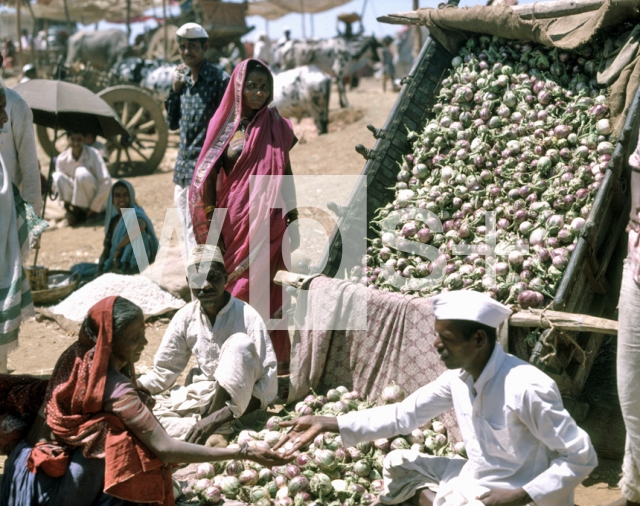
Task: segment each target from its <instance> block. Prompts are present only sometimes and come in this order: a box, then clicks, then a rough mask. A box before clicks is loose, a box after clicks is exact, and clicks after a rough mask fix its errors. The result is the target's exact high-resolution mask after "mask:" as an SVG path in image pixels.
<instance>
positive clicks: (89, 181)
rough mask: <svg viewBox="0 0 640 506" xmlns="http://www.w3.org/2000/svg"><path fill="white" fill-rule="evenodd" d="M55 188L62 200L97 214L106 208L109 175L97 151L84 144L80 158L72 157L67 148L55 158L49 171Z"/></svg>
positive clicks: (109, 187)
mask: <svg viewBox="0 0 640 506" xmlns="http://www.w3.org/2000/svg"><path fill="white" fill-rule="evenodd" d="M53 181H54V185H55V188H56V190H57V191H58V193H59V194H60V198H61V199H62V201H63V202H70V203H71V204H72V205H74V206H78V207H81V208H84V209H87V208H88V209H91V210H92V211H95V212H96V213H100V212H102V211H104V210H105V208H106V207H107V199H108V198H109V191H110V190H111V175H110V174H109V171H108V170H107V166H106V165H105V163H104V160H103V159H102V156H101V155H100V153H98V151H97V150H96V149H94V148H92V147H90V146H86V145H85V146H84V147H83V148H82V153H81V154H80V158H79V159H78V160H76V159H75V158H73V154H72V152H71V148H68V149H66V150H65V151H63V152H62V153H60V155H59V156H58V158H57V160H56V171H55V173H54V174H53Z"/></svg>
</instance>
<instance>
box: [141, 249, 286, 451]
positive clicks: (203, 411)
mask: <svg viewBox="0 0 640 506" xmlns="http://www.w3.org/2000/svg"><path fill="white" fill-rule="evenodd" d="M187 274H188V278H187V280H188V282H189V286H191V288H192V292H193V294H194V295H195V297H196V300H194V301H193V302H191V303H189V304H187V305H186V306H184V307H183V308H182V309H180V311H178V312H177V313H176V315H175V316H174V317H173V319H172V320H171V323H170V324H169V327H168V328H167V331H166V332H165V335H164V337H163V338H162V343H161V344H160V347H159V348H158V351H157V352H156V356H155V358H154V364H153V370H152V371H151V372H149V373H147V374H145V375H143V376H141V377H140V378H139V379H138V384H139V386H142V387H144V388H146V389H147V390H149V392H150V393H151V394H161V393H162V392H165V391H167V390H168V389H169V388H171V387H172V386H173V385H174V383H175V382H176V380H177V379H178V376H180V374H181V373H182V372H183V371H184V369H185V368H186V367H187V363H188V362H189V358H190V357H191V354H193V355H194V356H195V359H196V362H197V363H198V366H197V367H194V368H192V369H191V370H190V371H189V374H188V375H187V379H186V381H185V385H184V386H182V387H179V386H177V387H174V388H171V390H168V391H167V392H166V393H164V394H161V395H156V405H155V407H154V414H155V415H156V417H157V418H158V420H159V421H160V423H161V424H162V425H163V426H164V428H165V429H166V430H167V432H168V433H169V435H170V436H172V437H176V438H180V439H184V440H186V441H188V442H190V443H199V444H203V443H205V442H206V444H207V445H208V446H226V442H227V440H228V435H229V434H231V433H232V432H233V431H232V430H231V427H230V425H229V424H228V423H227V422H230V421H231V420H233V419H234V418H238V417H240V416H241V415H243V414H245V413H249V412H252V411H255V410H257V409H266V407H267V405H269V404H270V403H271V402H272V401H273V400H274V399H275V398H276V395H277V393H278V378H277V373H276V368H277V360H276V355H275V352H274V351H273V345H272V344H271V339H270V338H269V333H268V332H267V328H266V327H265V324H264V322H263V320H262V318H261V317H260V315H259V314H258V312H257V311H256V310H255V309H253V308H252V307H251V306H250V305H249V304H247V303H246V302H243V301H241V300H239V299H236V298H235V297H233V296H232V295H231V294H230V293H229V292H226V291H225V289H224V287H225V284H226V282H227V271H226V270H225V268H224V258H223V256H222V252H221V251H220V248H218V247H217V246H211V245H206V244H204V245H203V244H199V245H197V246H196V247H195V248H194V249H193V250H192V251H191V254H190V256H189V262H188V267H187ZM214 432H215V434H214Z"/></svg>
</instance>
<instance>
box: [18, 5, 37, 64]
mask: <svg viewBox="0 0 640 506" xmlns="http://www.w3.org/2000/svg"><path fill="white" fill-rule="evenodd" d="M19 1H21V0H19ZM26 4H27V8H28V9H29V14H30V15H31V23H32V24H33V27H32V28H33V29H32V30H31V32H32V33H31V44H30V46H31V47H30V48H31V59H32V60H33V63H34V64H35V63H36V46H35V44H36V37H37V35H38V29H37V27H36V26H37V24H38V23H37V21H36V15H35V14H34V13H33V7H32V6H31V2H29V0H26ZM38 49H40V48H38ZM36 67H37V65H36Z"/></svg>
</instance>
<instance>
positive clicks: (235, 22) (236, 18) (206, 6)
mask: <svg viewBox="0 0 640 506" xmlns="http://www.w3.org/2000/svg"><path fill="white" fill-rule="evenodd" d="M246 12H247V4H246V3H231V2H222V1H220V0H193V1H192V2H191V9H190V10H188V11H186V10H185V11H184V12H183V13H182V14H181V15H180V16H178V17H177V18H174V20H173V21H174V23H173V24H170V25H167V27H166V29H165V28H164V27H160V28H158V29H157V30H156V31H155V33H154V34H153V35H152V37H151V40H150V42H149V49H148V50H147V58H149V59H156V60H157V59H164V58H165V45H166V61H168V62H171V63H180V54H179V52H178V44H177V42H176V32H177V31H178V27H179V26H181V25H182V24H184V23H189V22H195V23H198V24H200V25H202V26H203V27H204V28H205V30H207V33H208V34H209V46H210V48H209V52H208V53H207V58H208V59H209V60H210V61H212V62H217V61H218V60H219V59H220V58H229V57H231V56H232V55H233V54H234V52H236V53H239V54H238V56H239V57H240V58H241V59H244V58H245V56H246V52H245V49H244V44H243V43H242V41H241V40H240V39H241V38H242V37H243V36H244V35H246V34H247V33H249V32H250V31H251V30H253V27H250V26H247V23H246V21H245V14H246Z"/></svg>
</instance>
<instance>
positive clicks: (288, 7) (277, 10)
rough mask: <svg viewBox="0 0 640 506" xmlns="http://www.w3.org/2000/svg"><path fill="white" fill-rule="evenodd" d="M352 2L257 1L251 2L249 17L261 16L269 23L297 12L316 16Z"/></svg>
mask: <svg viewBox="0 0 640 506" xmlns="http://www.w3.org/2000/svg"><path fill="white" fill-rule="evenodd" d="M350 1H351V0H257V1H254V2H249V8H248V10H247V16H261V17H263V18H265V19H267V20H269V21H274V20H276V19H279V18H281V17H282V16H285V15H286V14H290V13H292V12H297V13H298V14H315V13H318V12H324V11H328V10H329V9H333V8H334V7H339V6H341V5H344V4H346V3H349V2H350Z"/></svg>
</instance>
